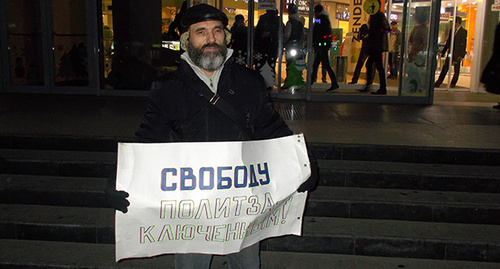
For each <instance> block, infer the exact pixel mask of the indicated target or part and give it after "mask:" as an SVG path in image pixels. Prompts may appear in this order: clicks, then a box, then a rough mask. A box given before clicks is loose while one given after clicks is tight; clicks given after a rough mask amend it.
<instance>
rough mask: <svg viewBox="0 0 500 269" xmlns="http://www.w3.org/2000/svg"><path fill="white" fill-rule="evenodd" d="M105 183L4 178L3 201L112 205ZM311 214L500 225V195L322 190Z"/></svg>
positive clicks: (1, 181)
mask: <svg viewBox="0 0 500 269" xmlns="http://www.w3.org/2000/svg"><path fill="white" fill-rule="evenodd" d="M106 181H107V179H105V178H85V177H56V176H35V175H0V203H3V204H37V205H55V206H77V207H102V208H105V207H108V204H107V202H106V197H105V194H104V188H105V186H106ZM306 215H307V216H320V217H340V218H368V219H395V220H412V221H428V222H455V223H475V224H500V194H491V193H484V194H479V193H465V192H440V191H416V190H398V189H366V188H346V187H325V186H320V187H318V188H317V189H316V191H314V192H313V193H311V194H310V197H309V199H308V203H307V208H306Z"/></svg>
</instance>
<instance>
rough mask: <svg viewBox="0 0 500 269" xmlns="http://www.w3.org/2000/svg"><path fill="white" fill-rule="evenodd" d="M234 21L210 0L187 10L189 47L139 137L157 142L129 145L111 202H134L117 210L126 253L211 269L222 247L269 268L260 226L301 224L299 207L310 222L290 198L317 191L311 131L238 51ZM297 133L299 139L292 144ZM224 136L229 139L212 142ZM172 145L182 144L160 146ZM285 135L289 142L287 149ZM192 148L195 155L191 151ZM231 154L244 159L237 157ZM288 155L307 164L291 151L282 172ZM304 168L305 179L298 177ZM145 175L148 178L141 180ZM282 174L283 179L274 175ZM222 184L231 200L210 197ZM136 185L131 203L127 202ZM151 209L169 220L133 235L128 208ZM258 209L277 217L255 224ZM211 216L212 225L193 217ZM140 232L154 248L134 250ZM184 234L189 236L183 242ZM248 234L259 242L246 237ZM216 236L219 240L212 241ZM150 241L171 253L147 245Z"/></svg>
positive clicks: (236, 262)
mask: <svg viewBox="0 0 500 269" xmlns="http://www.w3.org/2000/svg"><path fill="white" fill-rule="evenodd" d="M227 24H228V19H227V16H226V15H225V14H224V13H223V12H221V11H219V10H218V9H216V8H214V7H212V6H209V5H206V4H199V5H196V6H193V7H191V8H189V9H188V10H187V11H186V14H185V16H184V17H183V19H182V21H181V26H182V28H183V31H184V33H183V34H182V35H181V46H183V48H184V49H185V50H186V52H185V53H184V54H183V55H182V56H181V59H182V61H181V63H180V65H179V68H178V70H177V71H175V72H173V73H168V74H166V75H165V76H163V77H162V78H160V79H159V80H158V81H156V82H155V83H153V85H152V89H151V93H150V98H149V102H148V106H147V108H146V112H145V115H144V119H143V121H142V122H141V124H140V127H139V129H138V131H137V132H136V138H137V140H138V142H142V143H148V144H142V143H141V144H137V143H135V144H120V145H119V150H118V168H117V170H118V171H117V181H118V183H117V189H118V190H121V191H115V192H114V193H111V196H112V199H111V200H112V202H113V205H114V207H115V208H117V209H118V210H120V211H122V212H124V213H126V212H127V210H128V209H129V213H128V214H121V213H119V212H117V215H116V223H117V225H116V241H117V250H116V253H117V260H120V259H124V258H130V257H151V256H155V255H160V254H165V253H176V257H175V266H176V268H209V266H210V262H211V258H212V254H220V255H226V258H227V261H228V263H229V267H230V268H259V266H260V259H259V243H258V242H259V241H260V240H262V239H264V238H266V237H263V236H262V235H259V232H261V231H263V230H266V229H267V230H271V229H274V227H278V228H276V229H279V226H280V225H285V226H286V225H287V223H292V222H293V221H292V218H288V219H286V217H287V214H288V216H290V214H296V215H295V216H294V219H295V220H297V219H301V218H297V217H296V216H297V214H299V215H298V216H301V215H300V214H302V213H303V212H295V213H294V212H293V208H292V206H289V205H291V204H292V203H293V202H295V201H296V200H300V199H302V201H303V203H305V196H306V195H305V194H304V195H303V196H300V193H298V195H296V196H293V193H295V194H297V192H295V191H296V190H297V189H298V191H299V192H304V191H306V190H313V189H314V188H315V186H316V180H317V166H316V164H315V160H314V158H312V159H311V160H310V162H311V164H309V160H308V159H307V150H306V149H305V142H304V139H303V137H302V136H301V135H296V136H291V135H292V131H291V130H290V129H289V128H288V126H287V125H286V124H285V122H284V121H283V120H282V119H281V118H280V116H279V114H278V113H277V112H276V111H275V110H274V109H273V108H272V107H271V106H270V105H269V101H268V96H267V93H266V87H265V83H264V81H263V78H262V77H261V76H260V75H259V73H258V72H256V71H253V70H251V69H248V68H246V67H244V66H240V65H238V64H236V63H235V62H234V59H233V58H231V54H232V50H231V49H228V48H227V43H228V40H230V34H229V31H228V30H227V28H226V27H227ZM285 137H288V138H285ZM262 139H271V140H269V141H268V140H262ZM276 139H277V140H276ZM287 139H289V140H290V139H293V140H295V141H292V142H291V143H288V142H286V141H285V140H287ZM250 140H260V141H250ZM217 141H220V142H219V144H217V143H205V142H217ZM222 141H224V143H222ZM229 141H233V142H229ZM238 141H240V142H238ZM241 141H248V142H241ZM164 142H176V143H167V144H166V145H165V144H156V143H164ZM184 142H188V143H184ZM195 142H196V143H195ZM282 142H285V144H283V145H285V146H279V144H280V143H282ZM150 143H154V144H150ZM286 143H288V144H286ZM297 143H298V144H297ZM293 144H297V150H294V149H291V147H290V146H288V145H293ZM143 150H144V151H143ZM142 152H147V153H144V154H143V153H142ZM184 152H186V153H187V156H186V154H184V155H182V154H183V153H184ZM226 152H227V154H226ZM304 152H305V158H303V157H302V156H303V155H304V154H302V153H304ZM221 153H222V154H221ZM134 154H135V155H134ZM280 154H281V155H280ZM226 155H235V156H236V158H233V159H229V157H227V158H226ZM283 155H284V156H285V157H286V156H287V155H288V156H291V157H294V156H296V158H295V157H294V158H295V159H298V163H300V165H299V164H295V163H294V162H289V160H288V159H289V158H287V159H286V162H287V163H288V165H289V166H290V167H286V166H285V167H283V168H276V169H275V168H274V167H277V166H276V165H274V164H276V163H278V162H280V161H281V160H280V158H281V157H283ZM128 156H131V157H128ZM172 156H174V157H172ZM178 156H180V157H178ZM238 156H239V157H238ZM256 156H257V157H256ZM169 158H170V159H169ZM165 160H166V161H165ZM234 160H235V161H234ZM261 160H264V161H261ZM273 160H274V161H273ZM240 161H241V163H240ZM198 163H200V165H198ZM227 164H229V165H227ZM197 165H198V166H197ZM304 167H306V169H304ZM309 169H310V171H309ZM287 172H288V173H291V174H286V173H287ZM295 174H297V175H298V174H301V175H302V177H303V178H305V179H300V178H299V179H296V180H295V179H293V178H294V177H296V176H295ZM311 174H312V175H311ZM138 175H139V176H143V178H144V181H142V180H143V179H140V180H138V178H139V177H138ZM309 175H311V176H310V177H309ZM149 178H153V179H154V180H156V179H155V178H158V180H157V181H154V182H158V184H157V183H153V184H145V181H146V180H149ZM276 178H278V180H276V181H281V182H275V181H273V179H276ZM198 179H199V181H198ZM280 179H281V180H280ZM283 179H285V180H283ZM286 180H290V182H286ZM287 184H288V185H290V186H291V187H288V186H287ZM294 184H298V185H296V187H294V186H295V185H294ZM286 188H294V189H290V190H287V191H286V192H288V193H289V194H290V193H292V196H287V195H289V194H286V195H284V194H283V195H281V193H280V192H281V189H286ZM133 189H140V191H141V192H142V193H145V194H146V195H145V196H144V197H137V196H135V194H134V195H133V194H132V191H131V190H133ZM259 189H262V190H263V196H262V197H264V198H262V197H260V198H259V197H258V195H257V194H255V193H257V192H258V191H259ZM212 190H216V191H218V193H221V194H222V195H225V196H228V197H216V198H213V199H212V198H210V197H208V198H205V197H202V196H203V195H205V194H207V193H208V192H209V191H212ZM129 191H130V197H129V201H130V206H129V203H128V201H126V200H125V198H126V197H128V193H127V192H129ZM156 193H160V195H163V196H162V197H161V199H160V200H161V206H160V211H159V214H157V213H156V212H158V210H157V209H153V211H151V208H149V207H150V205H151V200H152V199H151V198H149V197H147V196H154V195H156ZM229 196H231V197H229ZM285 196H287V197H288V198H287V197H285ZM200 197H201V198H200ZM292 198H293V199H295V200H293V199H292ZM165 199H168V200H165ZM176 199H177V200H176ZM211 199H212V200H213V201H212V200H211ZM259 199H260V200H259ZM292 200H293V202H292ZM256 201H257V202H256ZM274 201H277V202H274ZM154 202H156V201H154ZM256 205H258V206H256ZM256 208H257V209H256ZM301 210H302V211H303V207H302V209H301ZM146 211H151V212H153V213H150V214H149V215H152V216H154V217H156V218H159V219H161V220H154V221H163V222H157V223H154V225H153V220H152V221H151V222H152V223H151V225H149V226H144V225H143V224H141V225H140V227H138V229H137V231H139V228H140V232H138V235H137V236H136V235H135V234H134V235H129V234H130V233H131V232H129V230H126V229H127V227H123V225H121V223H123V220H126V221H128V223H130V222H134V221H136V220H135V219H133V220H132V221H130V217H131V216H129V219H128V220H127V215H130V214H132V213H133V214H137V215H138V214H140V213H144V212H146ZM254 212H255V214H260V213H266V214H268V215H269V214H270V215H269V216H267V217H265V216H264V217H262V218H261V219H260V220H255V221H250V222H248V221H247V219H243V217H248V216H249V215H253V214H254ZM231 217H234V218H235V220H234V221H233V220H231ZM143 218H145V217H143V215H141V217H137V219H141V221H142V220H143ZM203 218H205V219H206V221H207V223H210V224H191V223H195V222H196V221H197V220H198V219H203ZM217 218H227V219H228V220H229V222H231V221H233V222H232V223H231V224H227V225H229V226H227V225H226V224H220V223H215V224H214V221H216V219H217ZM278 218H280V219H279V221H278ZM165 220H168V221H166V222H165ZM138 221H139V220H138ZM182 221H184V222H182ZM186 221H188V222H187V223H188V224H186ZM119 223H120V224H119ZM212 224H213V225H212ZM232 224H233V226H230V225H232ZM160 226H161V227H162V228H160ZM298 227H299V228H300V226H298ZM134 231H135V230H134ZM224 233H225V234H227V236H226V237H224V238H222V237H221V236H220V235H221V234H224ZM282 234H283V233H282ZM285 234H287V233H285ZM288 234H292V233H288ZM271 236H277V235H271ZM268 237H269V236H268ZM137 238H140V242H139V243H138V244H137V246H138V247H137V248H139V249H145V250H144V252H143V253H142V254H136V253H131V252H130V253H129V251H128V246H131V245H132V244H133V243H134V242H135V241H134V240H136V241H138V240H137ZM182 239H184V240H185V241H187V242H186V243H185V244H184V245H181V244H178V243H179V241H182ZM239 239H242V242H240V241H241V240H240V241H238V240H239ZM246 239H249V240H248V241H246V242H245V240H246ZM195 240H200V242H201V243H197V242H198V241H195ZM252 240H254V241H252ZM189 241H190V242H189ZM209 241H210V242H209ZM212 241H214V242H216V244H214V246H216V247H212V245H210V243H212ZM222 241H224V242H227V243H228V247H227V249H225V247H223V246H222V245H221V244H220V242H222ZM163 242H166V243H165V244H161V243H163ZM233 242H236V243H235V244H240V245H241V246H242V247H241V249H236V250H234V249H233V248H232V246H230V244H229V243H233ZM153 243H154V244H156V245H153ZM175 243H177V244H178V245H175ZM189 243H191V244H189ZM204 244H206V247H204V246H205V245H204ZM186 245H188V246H187V247H186ZM148 246H152V247H164V249H165V250H164V251H163V252H158V251H156V250H151V249H147V250H146V247H148ZM218 246H220V249H218V248H217V247H218ZM223 248H224V249H223Z"/></svg>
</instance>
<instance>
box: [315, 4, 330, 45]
mask: <svg viewBox="0 0 500 269" xmlns="http://www.w3.org/2000/svg"><path fill="white" fill-rule="evenodd" d="M314 21H315V22H314V26H313V47H314V48H315V49H317V48H321V47H326V48H330V47H331V46H332V41H333V38H332V27H331V23H330V18H329V17H328V14H327V13H326V12H324V11H323V12H321V13H320V15H319V16H318V17H317V18H316V19H315V20H314Z"/></svg>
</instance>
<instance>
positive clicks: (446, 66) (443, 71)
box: [435, 57, 462, 85]
mask: <svg viewBox="0 0 500 269" xmlns="http://www.w3.org/2000/svg"><path fill="white" fill-rule="evenodd" d="M461 62H462V61H455V62H454V63H453V68H454V69H455V73H454V74H453V78H452V79H451V85H455V84H457V81H458V76H460V65H461ZM448 69H450V57H446V61H445V62H444V66H443V69H441V73H440V74H439V78H438V80H437V81H436V83H435V84H441V83H443V81H444V78H445V77H446V75H447V73H448Z"/></svg>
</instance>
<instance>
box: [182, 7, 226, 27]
mask: <svg viewBox="0 0 500 269" xmlns="http://www.w3.org/2000/svg"><path fill="white" fill-rule="evenodd" d="M201 21H220V22H222V24H223V25H224V26H227V22H228V20H227V16H226V14H224V12H222V11H220V10H218V9H217V8H215V7H213V6H210V5H207V4H199V5H196V6H192V7H190V8H188V10H186V14H184V16H183V17H182V19H181V28H183V29H182V30H181V31H182V32H185V31H187V30H188V29H189V26H191V24H194V23H197V22H201Z"/></svg>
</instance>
